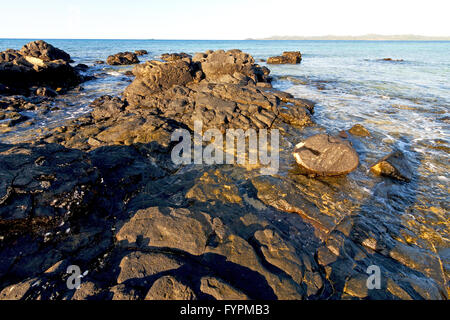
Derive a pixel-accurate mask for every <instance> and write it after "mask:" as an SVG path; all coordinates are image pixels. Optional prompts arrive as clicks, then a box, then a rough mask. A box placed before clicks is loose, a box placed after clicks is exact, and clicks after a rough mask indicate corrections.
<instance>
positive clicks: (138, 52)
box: [134, 50, 148, 56]
mask: <svg viewBox="0 0 450 320" xmlns="http://www.w3.org/2000/svg"><path fill="white" fill-rule="evenodd" d="M134 53H135V54H136V55H137V56H144V55H146V54H148V51H147V50H136V51H134Z"/></svg>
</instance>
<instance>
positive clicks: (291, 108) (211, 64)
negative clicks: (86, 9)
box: [124, 50, 313, 130]
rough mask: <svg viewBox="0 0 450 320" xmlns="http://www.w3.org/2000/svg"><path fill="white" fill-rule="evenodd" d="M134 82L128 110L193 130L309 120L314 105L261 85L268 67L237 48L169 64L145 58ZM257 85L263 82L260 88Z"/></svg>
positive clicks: (263, 126)
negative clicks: (198, 126)
mask: <svg viewBox="0 0 450 320" xmlns="http://www.w3.org/2000/svg"><path fill="white" fill-rule="evenodd" d="M133 73H134V74H135V75H136V78H135V80H134V81H133V82H132V83H131V84H130V85H129V86H128V87H127V88H126V89H125V91H124V98H125V100H126V101H127V102H128V103H129V105H130V107H129V109H130V110H131V109H133V110H140V111H139V112H140V113H143V112H147V113H148V112H149V111H144V110H142V107H145V108H146V109H149V110H153V111H152V112H153V113H155V114H158V115H159V116H161V117H165V118H169V119H173V120H176V121H177V122H181V123H183V124H185V125H186V126H188V127H189V128H191V129H193V123H194V121H195V120H201V121H203V124H204V128H205V129H207V128H213V127H215V128H219V129H220V130H224V129H226V128H242V129H247V128H255V129H268V128H272V127H273V126H277V125H278V124H280V123H289V124H292V125H295V126H304V125H306V124H309V123H310V122H311V119H310V112H311V111H312V109H313V104H311V103H308V102H307V101H305V100H301V99H295V98H294V97H293V96H292V95H290V94H287V93H284V92H280V91H276V90H272V89H271V90H269V89H266V88H264V85H269V86H270V84H269V83H267V81H268V78H267V76H268V73H269V70H268V69H267V68H261V67H260V66H258V65H255V64H254V60H253V58H252V57H251V56H249V55H248V54H245V53H243V52H241V51H240V50H230V51H227V52H225V51H223V50H219V51H216V52H212V51H211V52H206V53H198V54H196V55H195V57H194V58H193V61H192V60H191V59H189V58H182V59H178V60H174V61H169V62H160V61H149V62H146V63H144V64H141V65H138V66H136V67H135V68H134V70H133ZM261 84H262V85H263V86H261Z"/></svg>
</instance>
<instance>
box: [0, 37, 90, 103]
mask: <svg viewBox="0 0 450 320" xmlns="http://www.w3.org/2000/svg"><path fill="white" fill-rule="evenodd" d="M69 61H70V55H69V54H67V53H65V52H64V51H62V50H60V49H57V48H54V47H53V46H51V45H50V44H48V43H46V42H44V41H35V42H30V43H29V44H27V45H25V46H24V47H23V48H22V49H21V50H20V51H16V50H12V49H8V50H6V51H3V52H0V83H2V84H3V85H4V86H6V91H7V93H8V94H15V93H20V94H25V95H28V94H30V93H33V92H30V88H31V87H36V86H37V87H41V86H44V87H45V86H48V87H50V88H52V89H56V88H62V89H67V88H70V87H73V86H76V85H77V84H79V83H80V82H81V81H83V77H81V76H80V75H79V74H78V72H77V71H76V70H75V69H74V68H72V66H71V65H70V64H69Z"/></svg>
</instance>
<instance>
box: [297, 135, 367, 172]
mask: <svg viewBox="0 0 450 320" xmlns="http://www.w3.org/2000/svg"><path fill="white" fill-rule="evenodd" d="M294 158H295V160H296V161H297V164H298V165H299V166H300V167H301V168H302V169H303V170H304V171H305V173H308V174H313V175H321V176H337V175H342V174H347V173H349V172H352V171H353V170H355V169H356V167H357V166H358V163H359V157H358V154H357V153H356V151H355V150H354V149H353V148H352V147H351V146H350V144H349V143H348V142H346V141H344V140H342V139H339V138H337V137H332V136H329V135H327V134H318V135H315V136H312V137H309V138H308V139H306V140H305V141H304V142H301V143H299V144H297V145H296V146H295V150H294Z"/></svg>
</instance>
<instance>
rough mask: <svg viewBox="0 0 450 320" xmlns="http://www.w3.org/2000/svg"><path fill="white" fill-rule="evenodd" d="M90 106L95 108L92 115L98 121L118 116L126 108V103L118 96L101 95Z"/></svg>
mask: <svg viewBox="0 0 450 320" xmlns="http://www.w3.org/2000/svg"><path fill="white" fill-rule="evenodd" d="M89 106H90V107H91V108H94V111H92V113H91V115H92V117H93V118H94V120H96V121H97V120H103V119H108V118H111V117H114V116H118V115H119V113H120V112H121V111H123V110H124V109H125V106H126V103H125V102H124V101H122V100H120V99H119V98H116V97H114V98H113V97H111V96H101V97H100V98H97V99H95V100H94V101H93V102H92V103H91V104H90V105H89Z"/></svg>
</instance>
